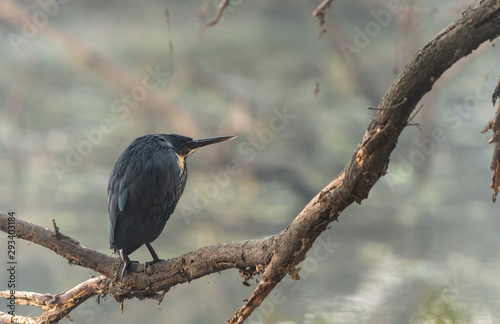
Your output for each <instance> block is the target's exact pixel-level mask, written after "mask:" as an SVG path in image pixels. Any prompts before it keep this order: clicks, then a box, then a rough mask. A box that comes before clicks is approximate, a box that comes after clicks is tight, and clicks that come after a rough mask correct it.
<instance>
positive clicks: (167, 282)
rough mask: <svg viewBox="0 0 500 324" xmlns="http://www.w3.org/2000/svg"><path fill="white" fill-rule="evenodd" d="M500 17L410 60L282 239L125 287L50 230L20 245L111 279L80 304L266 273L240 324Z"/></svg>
mask: <svg viewBox="0 0 500 324" xmlns="http://www.w3.org/2000/svg"><path fill="white" fill-rule="evenodd" d="M499 12H500V11H499V10H498V8H497V6H496V0H483V1H479V2H476V3H475V4H473V5H472V6H471V7H470V8H468V9H467V10H466V11H465V12H464V13H463V14H462V17H461V18H460V19H458V20H457V21H456V22H455V23H453V24H452V25H450V26H449V27H448V28H446V29H445V30H444V31H442V32H441V33H439V34H438V35H437V36H436V37H435V38H434V39H433V40H431V41H430V42H429V43H428V44H427V45H425V46H424V47H423V48H422V49H421V50H420V51H419V52H418V53H417V54H416V55H415V56H414V57H413V58H412V59H411V60H410V62H409V63H408V64H407V66H406V67H405V68H404V70H403V72H402V73H401V74H400V75H399V76H398V78H397V79H396V81H395V82H394V83H393V84H392V86H391V87H390V88H389V90H388V91H387V93H386V94H385V96H384V98H383V99H382V101H381V103H380V105H379V107H395V106H398V105H399V106H398V107H397V108H396V109H380V110H377V112H376V114H375V116H374V118H373V119H372V121H371V124H370V125H369V127H368V129H367V131H366V133H365V135H364V136H363V139H362V140H361V143H360V144H359V145H358V147H357V149H356V151H355V152H354V154H353V156H352V159H351V161H350V162H349V164H348V165H347V166H346V167H345V169H344V170H343V171H342V172H341V173H340V175H339V176H338V177H337V178H336V179H334V180H333V181H332V182H331V183H330V184H329V185H328V186H326V187H325V188H324V189H323V190H321V192H319V193H318V194H317V195H316V197H314V199H313V200H311V202H309V204H307V206H306V207H305V208H304V209H303V211H302V212H301V213H300V214H299V215H298V216H297V217H296V218H295V219H294V220H293V221H292V223H291V224H290V225H289V226H288V227H287V228H286V229H285V230H283V231H282V232H280V233H278V234H275V235H273V236H270V237H267V238H263V239H260V240H251V241H237V242H228V243H220V244H215V245H212V246H208V247H205V248H201V249H199V250H196V251H194V252H190V253H186V254H184V255H182V256H179V257H177V258H173V259H170V260H168V261H164V262H160V263H157V264H155V265H153V266H152V267H151V268H150V269H149V270H150V271H149V273H148V274H145V273H144V271H143V265H139V264H133V265H132V266H131V272H130V273H129V274H127V276H126V277H125V280H124V283H120V282H117V281H116V280H115V279H116V278H115V277H114V276H115V274H116V273H117V272H118V270H119V269H120V268H121V261H119V259H118V258H112V257H109V256H107V255H105V254H102V253H99V252H97V251H93V250H90V249H87V248H85V247H84V246H82V245H80V244H79V243H78V242H76V241H74V240H73V239H71V238H69V237H67V236H64V235H63V234H60V235H59V236H57V237H56V235H55V234H54V232H53V231H50V230H48V229H45V228H42V227H40V226H36V225H33V224H30V223H27V222H23V221H20V220H18V221H17V224H16V231H15V233H16V235H17V236H18V237H19V238H22V239H26V240H29V241H32V242H34V243H37V244H40V245H42V246H45V247H47V248H49V249H51V250H53V251H54V252H56V253H58V254H59V255H61V256H63V257H64V258H66V259H68V260H69V261H70V262H71V263H73V264H78V265H81V266H83V267H87V268H90V269H93V270H95V271H97V272H100V273H101V274H103V275H105V276H106V277H107V278H105V277H98V278H93V279H91V280H94V281H91V282H88V281H87V282H84V283H82V284H81V285H83V286H81V285H79V286H77V287H75V288H74V289H76V291H80V292H81V291H84V293H82V296H83V297H82V299H83V298H88V297H90V296H91V295H95V294H109V295H112V296H113V297H114V298H115V299H117V300H118V301H121V300H123V299H124V298H133V297H138V298H151V297H158V296H159V295H158V293H159V292H161V291H167V290H168V289H169V288H170V287H172V286H174V285H176V284H180V283H184V282H189V281H191V280H194V279H196V278H200V277H202V276H205V275H207V274H210V273H213V272H218V271H221V270H225V269H229V268H237V269H240V272H241V273H242V274H243V275H244V276H245V278H248V277H251V276H253V275H255V274H257V273H259V272H262V271H263V275H262V279H261V281H260V283H259V284H258V286H257V288H256V289H255V291H254V293H253V294H252V296H251V297H250V298H249V299H248V301H246V302H245V304H244V305H243V306H242V307H241V308H240V309H238V311H237V312H236V314H235V315H234V317H233V318H232V319H231V320H230V322H231V323H242V322H243V321H244V320H245V319H246V318H248V316H250V314H251V313H252V311H253V310H254V309H255V308H256V307H258V306H259V305H260V304H261V302H262V301H263V300H264V298H265V297H266V296H267V295H268V294H269V292H270V291H272V289H273V288H274V287H275V286H276V285H277V284H278V283H279V282H280V281H281V280H282V279H283V278H284V277H285V276H286V274H287V273H290V272H293V273H294V277H295V276H296V273H297V271H296V269H295V267H296V266H297V264H298V263H300V262H301V261H302V260H303V259H304V258H305V254H306V253H307V251H308V250H309V249H310V248H311V246H312V244H313V243H314V241H315V240H316V238H317V237H318V236H319V235H320V234H321V233H322V232H323V231H324V230H325V229H326V228H327V227H328V225H329V224H330V223H331V222H332V221H334V220H337V218H338V216H339V215H340V213H341V212H342V211H343V210H344V209H345V208H346V207H347V206H349V205H350V204H351V203H353V202H358V203H361V201H362V200H363V199H366V198H367V197H368V193H369V191H370V190H371V188H372V187H373V185H374V184H375V183H376V181H377V180H378V179H379V178H380V177H381V176H383V175H384V174H385V173H386V170H387V167H388V163H389V156H390V154H391V152H392V150H393V149H394V147H395V146H396V142H397V139H398V137H399V135H400V133H401V132H402V131H403V129H404V128H405V127H406V126H407V124H408V120H409V119H410V115H411V113H412V111H413V110H414V109H415V106H416V105H417V103H418V102H419V101H420V99H421V98H422V96H423V95H424V94H425V93H427V92H428V91H430V90H431V88H432V86H433V84H434V82H435V81H436V80H437V79H438V78H439V77H440V76H441V74H442V73H443V72H444V71H446V70H447V69H448V68H450V67H451V66H452V65H453V64H454V63H455V62H456V61H458V60H459V59H460V58H462V57H464V56H466V55H468V54H469V53H471V52H472V51H473V50H474V49H476V48H477V47H478V46H479V45H480V44H481V43H483V42H485V41H487V40H491V39H494V38H496V37H497V36H498V35H499V34H500V15H499ZM0 229H2V230H3V231H7V216H6V215H4V214H1V215H0ZM108 278H113V279H108ZM99 280H101V281H99ZM86 284H87V286H86ZM80 286H81V287H80ZM78 287H79V288H78ZM82 287H85V288H82ZM89 287H91V288H89ZM77 288H78V289H77ZM87 288H89V289H87ZM69 293H70V291H68V292H67V293H64V294H62V295H61V296H68V297H67V299H66V300H67V301H70V302H68V303H67V304H63V305H59V306H58V307H59V310H58V312H57V316H61V315H62V314H67V313H65V312H64V309H69V308H71V307H76V306H77V305H78V304H79V303H80V302H81V300H78V299H75V298H73V299H72V298H71V297H69V296H70V295H71V294H70V295H67V294H69ZM21 300H23V299H20V302H21ZM38 300H39V299H37V298H35V297H34V301H32V302H33V303H38ZM40 307H41V306H40ZM64 307H66V308H64ZM63 308H64V309H63ZM0 315H2V314H0ZM44 316H45V317H44ZM47 316H49V314H46V313H44V315H43V316H42V317H44V318H43V319H41V318H42V317H41V318H40V319H36V320H38V322H41V321H42V320H47V321H48V322H57V319H56V317H55V318H54V319H52V318H49V317H47ZM1 319H2V317H1V316H0V320H1Z"/></svg>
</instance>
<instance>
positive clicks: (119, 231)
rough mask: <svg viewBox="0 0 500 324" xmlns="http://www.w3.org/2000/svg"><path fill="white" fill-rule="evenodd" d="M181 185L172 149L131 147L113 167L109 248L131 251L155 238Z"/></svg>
mask: <svg viewBox="0 0 500 324" xmlns="http://www.w3.org/2000/svg"><path fill="white" fill-rule="evenodd" d="M132 144H133V143H132ZM132 144H131V146H132ZM179 187H183V184H182V183H181V181H180V174H179V166H178V161H177V156H176V155H175V152H173V150H169V149H168V148H164V147H163V148H162V147H151V146H147V145H140V146H138V147H137V148H136V149H134V147H132V148H130V150H129V148H128V149H127V150H126V151H125V152H124V153H123V154H122V156H120V158H119V159H118V162H117V163H116V165H115V167H114V168H113V171H112V173H111V178H110V182H109V186H108V214H109V241H110V247H112V248H115V249H125V250H126V252H127V254H130V253H132V252H133V251H134V250H136V249H137V248H139V247H140V246H141V245H143V244H144V243H150V242H152V241H153V240H155V239H156V238H157V237H158V236H159V235H160V233H161V231H162V230H163V228H164V226H165V223H166V222H167V220H168V218H169V217H170V215H171V214H172V213H173V211H174V209H175V206H176V204H177V201H178V200H179V198H180V193H182V191H181V192H180V193H179V192H178V190H176V188H179Z"/></svg>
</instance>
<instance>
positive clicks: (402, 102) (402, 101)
mask: <svg viewBox="0 0 500 324" xmlns="http://www.w3.org/2000/svg"><path fill="white" fill-rule="evenodd" d="M407 100H408V98H403V100H401V102H398V103H397V104H395V105H394V106H391V107H370V106H368V107H366V108H367V109H370V110H391V109H397V108H401V106H402V105H403V104H404V103H405V102H406V101H407Z"/></svg>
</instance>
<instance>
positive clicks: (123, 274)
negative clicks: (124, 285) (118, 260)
mask: <svg viewBox="0 0 500 324" xmlns="http://www.w3.org/2000/svg"><path fill="white" fill-rule="evenodd" d="M131 263H139V261H137V260H130V259H128V260H127V261H126V262H125V264H124V265H123V269H122V278H121V279H120V282H123V278H125V272H127V269H128V268H129V266H130V264H131Z"/></svg>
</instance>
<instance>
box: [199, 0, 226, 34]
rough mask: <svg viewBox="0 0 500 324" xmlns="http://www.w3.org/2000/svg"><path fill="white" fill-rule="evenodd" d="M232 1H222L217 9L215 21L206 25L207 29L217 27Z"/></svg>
mask: <svg viewBox="0 0 500 324" xmlns="http://www.w3.org/2000/svg"><path fill="white" fill-rule="evenodd" d="M229 1H230V0H221V1H220V3H219V6H218V7H217V13H216V14H215V17H214V19H212V21H211V22H209V23H208V24H206V25H205V26H206V27H212V26H215V25H216V24H217V23H218V22H219V20H221V18H222V16H223V15H224V10H226V8H227V6H228V5H229Z"/></svg>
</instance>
